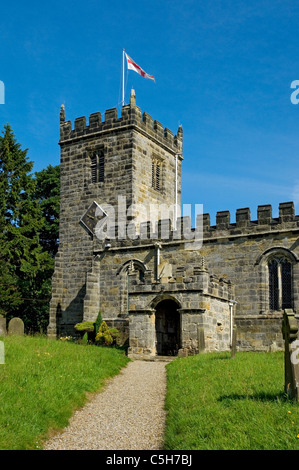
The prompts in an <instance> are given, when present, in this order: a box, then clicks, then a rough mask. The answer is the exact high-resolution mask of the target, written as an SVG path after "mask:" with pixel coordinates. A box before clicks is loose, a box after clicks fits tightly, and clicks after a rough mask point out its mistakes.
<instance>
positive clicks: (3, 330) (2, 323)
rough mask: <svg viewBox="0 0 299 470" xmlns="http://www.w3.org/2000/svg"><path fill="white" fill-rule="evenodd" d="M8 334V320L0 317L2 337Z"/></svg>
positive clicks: (0, 333)
mask: <svg viewBox="0 0 299 470" xmlns="http://www.w3.org/2000/svg"><path fill="white" fill-rule="evenodd" d="M6 333H7V331H6V319H5V318H4V317H2V315H0V336H5V335H6Z"/></svg>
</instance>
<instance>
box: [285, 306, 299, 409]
mask: <svg viewBox="0 0 299 470" xmlns="http://www.w3.org/2000/svg"><path fill="white" fill-rule="evenodd" d="M282 334H283V339H284V344H285V350H284V365H285V392H286V393H287V394H288V396H289V397H290V398H292V399H295V400H297V401H298V400H299V360H298V354H299V340H298V323H297V320H296V318H295V314H294V312H293V310H291V309H285V310H284V314H283V320H282Z"/></svg>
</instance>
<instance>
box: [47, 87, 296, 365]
mask: <svg viewBox="0 0 299 470" xmlns="http://www.w3.org/2000/svg"><path fill="white" fill-rule="evenodd" d="M59 145H60V148H61V208H60V234H59V250H58V253H57V256H56V259H55V271H54V275H53V283H52V286H53V287H52V299H51V303H50V321H49V326H48V335H49V337H58V336H65V335H72V336H73V335H74V334H75V330H74V325H75V324H76V323H78V322H82V321H95V320H96V318H97V315H98V313H99V311H100V312H101V315H102V318H103V319H104V320H105V321H106V322H107V323H108V324H109V325H111V326H114V327H117V328H119V329H120V330H121V331H122V332H123V334H124V335H126V334H127V337H128V343H129V349H128V354H129V355H130V356H131V357H136V358H138V357H152V356H157V355H158V356H159V355H161V356H167V355H186V354H194V353H196V352H198V350H199V348H201V347H202V342H203V340H204V345H205V350H207V351H225V350H229V349H230V346H231V342H232V331H233V325H236V326H237V345H238V349H239V350H240V351H242V350H243V351H249V350H255V351H268V350H274V349H277V348H278V349H280V348H282V346H283V338H282V334H281V320H282V312H283V309H285V308H292V309H293V310H294V311H295V312H298V311H299V310H298V309H299V292H298V287H299V284H298V281H299V263H298V259H299V258H298V256H299V246H298V245H299V243H298V232H299V216H296V215H295V210H294V204H293V203H292V202H284V203H281V204H280V205H279V217H277V218H273V217H272V207H271V206H270V205H261V206H258V208H257V217H256V218H252V217H251V214H250V210H249V208H241V209H237V211H236V214H235V222H234V223H232V222H231V220H230V213H229V212H228V211H222V212H218V213H217V215H216V225H215V226H212V225H211V224H210V216H209V214H198V215H197V217H196V221H195V224H194V225H195V226H194V227H192V225H191V220H190V218H189V217H186V216H185V217H181V212H180V211H178V208H180V204H181V166H182V161H183V131H182V127H181V126H180V127H179V128H178V131H177V133H176V135H174V134H173V133H172V132H171V131H170V130H169V129H168V128H164V127H163V126H162V125H161V123H160V122H158V121H156V120H153V119H152V117H151V116H150V115H149V114H147V113H146V112H143V113H142V112H141V110H140V108H139V107H138V106H137V105H136V97H135V93H134V91H133V90H132V91H131V97H130V103H129V104H128V105H125V106H123V107H122V110H121V116H120V117H119V116H118V113H117V110H116V109H109V110H107V111H106V112H105V116H104V119H102V116H101V113H93V114H91V115H90V116H89V122H88V123H87V122H86V118H85V117H80V118H77V119H75V123H74V126H72V123H71V122H70V121H66V120H65V109H64V106H62V107H61V110H60V141H59ZM178 215H179V216H178Z"/></svg>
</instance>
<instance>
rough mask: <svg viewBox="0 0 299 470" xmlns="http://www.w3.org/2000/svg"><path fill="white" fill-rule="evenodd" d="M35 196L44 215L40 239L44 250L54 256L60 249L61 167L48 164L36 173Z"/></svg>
mask: <svg viewBox="0 0 299 470" xmlns="http://www.w3.org/2000/svg"><path fill="white" fill-rule="evenodd" d="M34 197H35V198H36V199H37V200H38V202H39V205H40V209H41V211H42V215H43V225H42V227H41V229H40V234H39V240H40V244H41V246H42V247H43V249H44V251H47V252H48V253H50V254H51V255H52V256H53V257H54V256H55V255H56V253H57V250H58V239H59V209H60V167H59V166H58V165H57V166H54V167H53V166H52V165H48V167H47V168H46V169H44V170H42V171H39V172H36V173H35V192H34Z"/></svg>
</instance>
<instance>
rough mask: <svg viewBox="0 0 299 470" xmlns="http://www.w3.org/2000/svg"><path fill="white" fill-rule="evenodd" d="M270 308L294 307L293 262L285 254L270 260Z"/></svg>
mask: <svg viewBox="0 0 299 470" xmlns="http://www.w3.org/2000/svg"><path fill="white" fill-rule="evenodd" d="M268 272H269V308H270V310H272V311H273V310H283V309H285V308H293V306H292V304H293V302H292V264H291V262H290V261H289V260H288V259H286V258H285V257H283V256H276V257H274V258H271V259H269V261H268Z"/></svg>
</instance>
